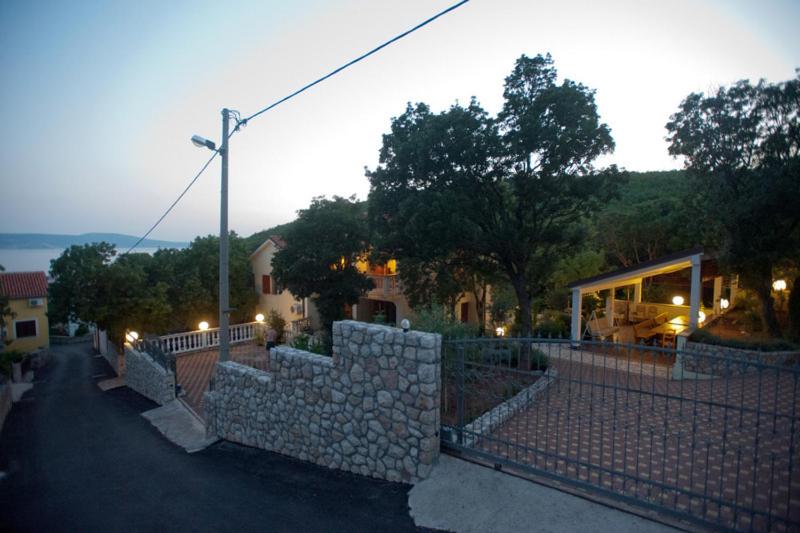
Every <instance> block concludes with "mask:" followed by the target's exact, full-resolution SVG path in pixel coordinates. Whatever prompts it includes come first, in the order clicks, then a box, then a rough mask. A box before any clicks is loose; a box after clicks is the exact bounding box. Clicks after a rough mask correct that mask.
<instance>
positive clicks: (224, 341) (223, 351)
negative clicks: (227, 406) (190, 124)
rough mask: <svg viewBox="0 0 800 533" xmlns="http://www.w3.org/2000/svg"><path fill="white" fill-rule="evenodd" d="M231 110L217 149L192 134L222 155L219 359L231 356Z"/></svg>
mask: <svg viewBox="0 0 800 533" xmlns="http://www.w3.org/2000/svg"><path fill="white" fill-rule="evenodd" d="M229 119H230V110H229V109H228V108H225V109H223V110H222V146H220V147H219V150H216V149H215V148H216V146H215V145H214V143H213V142H212V141H209V140H207V139H204V138H203V137H200V136H199V135H194V136H192V142H193V143H194V144H195V146H199V147H201V148H202V147H205V148H208V149H209V150H212V151H215V152H217V153H219V155H220V156H221V157H222V177H221V186H220V207H219V360H220V361H227V360H228V359H229V357H230V336H229V334H228V319H229V317H230V311H231V310H230V309H229V308H228V305H229V304H228V301H229V300H228V291H229V289H228V122H229Z"/></svg>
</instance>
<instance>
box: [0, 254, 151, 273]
mask: <svg viewBox="0 0 800 533" xmlns="http://www.w3.org/2000/svg"><path fill="white" fill-rule="evenodd" d="M156 250H158V248H137V249H136V251H137V252H139V253H142V252H144V253H148V254H153V253H155V252H156ZM62 253H64V248H46V249H34V248H31V249H22V250H17V249H10V248H3V249H0V265H3V268H5V269H6V272H26V271H31V270H42V271H44V272H45V273H49V272H50V261H51V260H53V259H55V258H57V257H59V256H60V255H61V254H62Z"/></svg>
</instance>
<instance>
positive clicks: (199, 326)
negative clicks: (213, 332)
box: [197, 320, 208, 331]
mask: <svg viewBox="0 0 800 533" xmlns="http://www.w3.org/2000/svg"><path fill="white" fill-rule="evenodd" d="M197 329H199V330H200V331H205V330H207V329H208V322H206V321H205V320H203V321H202V322H200V323H199V324H197Z"/></svg>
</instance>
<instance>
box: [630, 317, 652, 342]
mask: <svg viewBox="0 0 800 533" xmlns="http://www.w3.org/2000/svg"><path fill="white" fill-rule="evenodd" d="M655 325H656V323H655V320H654V319H652V318H648V319H647V320H645V321H643V322H639V323H638V324H635V325H634V326H633V338H634V339H635V341H636V342H637V343H638V342H640V341H642V342H646V341H649V340H651V339H652V338H653V337H655V336H656V335H657V334H656V333H653V332H652V331H650V330H651V328H653V327H655Z"/></svg>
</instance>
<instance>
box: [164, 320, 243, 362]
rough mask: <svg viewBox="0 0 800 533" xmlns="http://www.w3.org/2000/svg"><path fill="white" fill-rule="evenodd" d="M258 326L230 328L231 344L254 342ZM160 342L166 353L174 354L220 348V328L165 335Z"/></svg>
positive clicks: (236, 325) (233, 326)
mask: <svg viewBox="0 0 800 533" xmlns="http://www.w3.org/2000/svg"><path fill="white" fill-rule="evenodd" d="M257 325H258V322H246V323H244V324H234V325H232V326H230V327H229V328H228V331H229V337H230V343H231V344H238V343H243V342H250V341H252V340H253V339H255V338H256V326H257ZM159 342H160V344H161V349H162V350H164V352H166V353H172V354H179V353H185V352H194V351H198V350H205V349H207V348H214V347H216V346H219V328H210V329H207V330H205V331H203V330H198V331H187V332H185V333H173V334H172V335H164V336H162V337H159Z"/></svg>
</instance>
